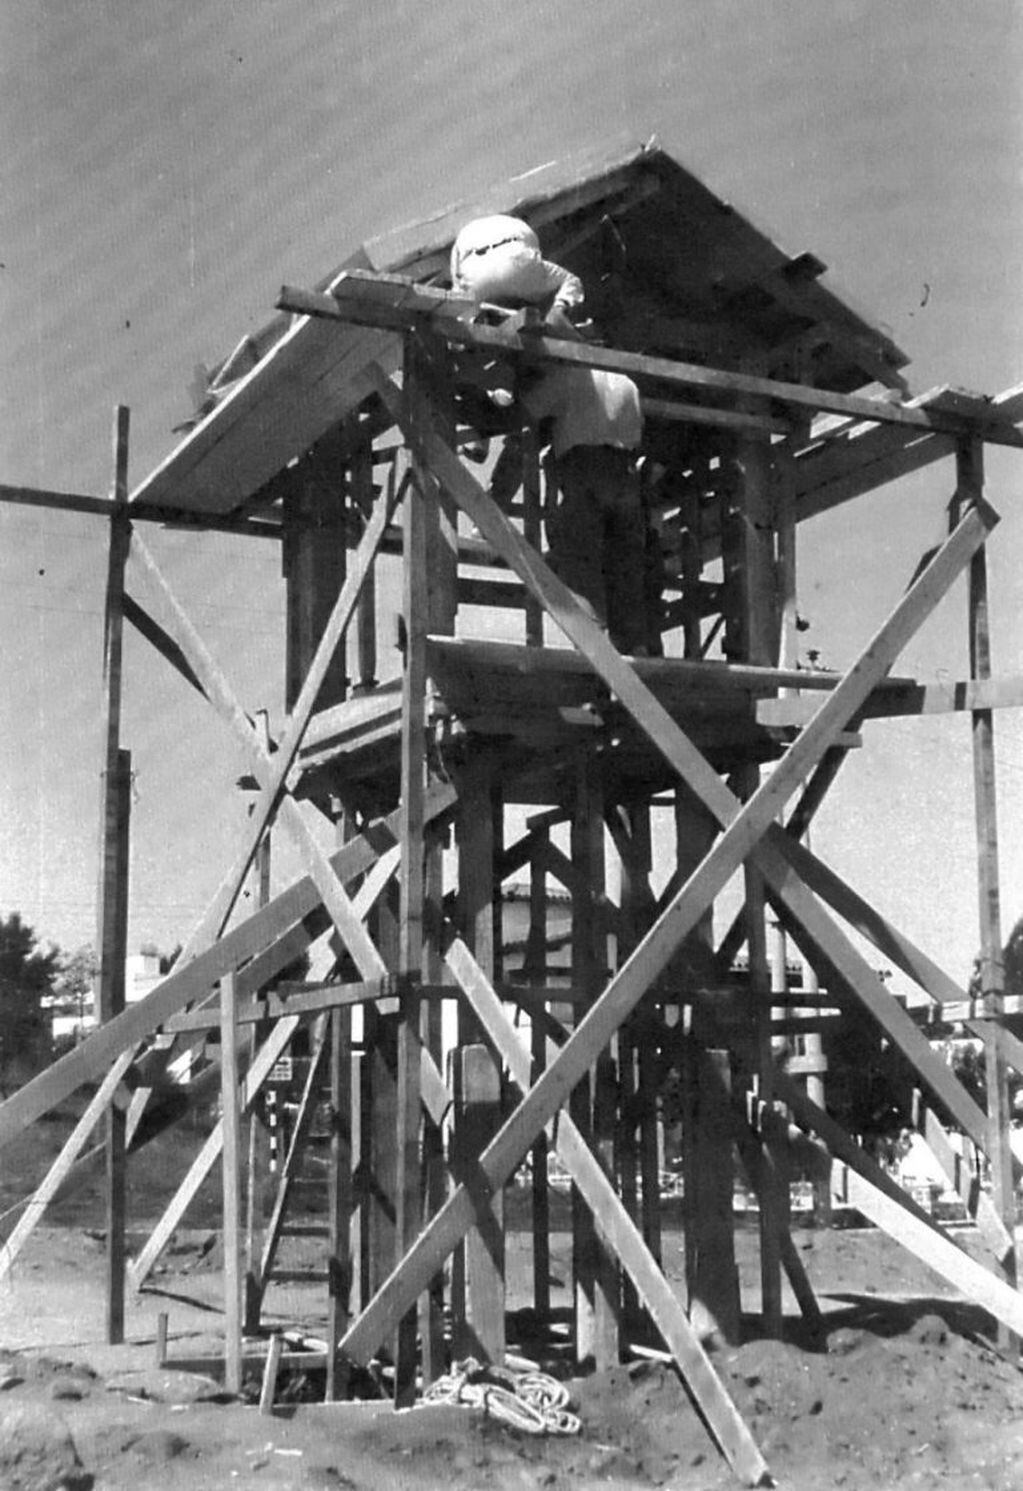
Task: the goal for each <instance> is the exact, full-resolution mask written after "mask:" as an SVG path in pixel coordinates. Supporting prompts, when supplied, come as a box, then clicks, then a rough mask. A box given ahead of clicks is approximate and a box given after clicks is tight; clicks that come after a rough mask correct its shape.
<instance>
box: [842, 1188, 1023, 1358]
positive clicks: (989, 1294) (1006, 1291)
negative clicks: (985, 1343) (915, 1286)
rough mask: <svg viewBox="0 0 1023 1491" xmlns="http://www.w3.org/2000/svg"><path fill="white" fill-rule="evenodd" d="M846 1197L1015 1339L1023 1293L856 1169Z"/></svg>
mask: <svg viewBox="0 0 1023 1491" xmlns="http://www.w3.org/2000/svg"><path fill="white" fill-rule="evenodd" d="M848 1195H849V1203H850V1205H852V1206H854V1207H855V1208H856V1210H857V1211H859V1212H862V1213H863V1215H864V1216H865V1217H867V1218H868V1220H870V1221H871V1222H873V1223H874V1225H875V1226H877V1227H880V1228H882V1229H883V1230H884V1231H885V1232H887V1233H888V1235H889V1237H892V1238H894V1239H895V1241H896V1242H897V1243H901V1244H902V1246H903V1247H904V1248H906V1249H907V1250H908V1251H909V1252H910V1253H912V1254H913V1255H914V1257H916V1258H919V1259H920V1261H921V1262H922V1263H925V1264H926V1265H927V1267H928V1268H933V1270H934V1272H935V1273H937V1274H941V1276H942V1278H944V1279H947V1280H948V1282H949V1283H950V1284H951V1285H952V1287H953V1288H954V1289H956V1290H958V1291H959V1292H960V1293H961V1294H964V1295H965V1296H966V1297H967V1299H970V1300H973V1301H974V1303H975V1304H978V1305H980V1306H981V1307H982V1308H983V1309H985V1310H987V1311H989V1312H990V1313H991V1314H992V1315H993V1316H994V1317H995V1319H996V1320H997V1321H998V1322H999V1324H1001V1325H1002V1326H1004V1327H1005V1328H1006V1329H1007V1331H1008V1333H1009V1334H1010V1336H1011V1337H1018V1336H1019V1335H1020V1334H1021V1333H1023V1296H1021V1295H1019V1294H1017V1293H1016V1291H1015V1289H1012V1288H1010V1286H1009V1285H1008V1284H1006V1283H1005V1281H1004V1280H1003V1279H1000V1278H998V1277H997V1276H996V1275H995V1274H993V1273H990V1272H989V1271H988V1270H987V1269H986V1268H984V1267H983V1265H982V1264H979V1263H975V1262H974V1260H973V1259H972V1258H971V1257H970V1256H969V1254H967V1253H964V1252H963V1251H962V1250H961V1249H960V1248H958V1247H956V1245H955V1243H954V1242H952V1241H951V1240H950V1239H949V1238H948V1237H947V1236H946V1235H945V1234H944V1233H942V1232H934V1231H932V1230H931V1229H930V1228H929V1227H928V1226H927V1225H926V1224H925V1223H924V1222H923V1221H922V1220H921V1219H920V1218H919V1217H917V1216H914V1215H913V1214H912V1213H911V1212H909V1211H907V1210H906V1209H905V1208H904V1207H902V1206H901V1205H900V1204H899V1202H898V1201H896V1200H893V1198H892V1197H890V1196H888V1195H886V1194H885V1193H884V1191H882V1190H881V1189H880V1188H879V1187H878V1186H877V1185H872V1184H871V1183H870V1182H869V1181H867V1180H864V1178H863V1177H862V1176H860V1175H857V1174H856V1172H855V1171H850V1173H849V1193H848Z"/></svg>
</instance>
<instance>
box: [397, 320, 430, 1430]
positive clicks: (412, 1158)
mask: <svg viewBox="0 0 1023 1491" xmlns="http://www.w3.org/2000/svg"><path fill="white" fill-rule="evenodd" d="M405 391H406V396H407V397H408V399H409V401H410V407H411V409H412V415H413V419H414V420H415V421H416V422H417V423H420V424H425V423H428V422H429V420H430V411H429V408H428V406H427V405H426V401H425V398H424V391H423V390H422V388H420V387H419V385H418V379H417V377H416V366H415V358H414V355H412V352H411V348H410V347H409V346H407V347H406V356H405ZM433 495H434V490H433V484H432V483H431V482H427V481H424V480H423V476H422V473H421V472H420V471H418V470H417V471H416V479H415V480H414V481H413V483H412V486H411V487H410V488H409V491H408V494H407V496H406V498H405V505H404V546H403V556H404V566H403V574H404V582H403V608H404V614H405V656H404V659H403V671H402V721H401V805H400V828H399V839H400V843H401V865H402V877H401V911H400V925H399V948H398V966H399V971H400V972H401V973H402V974H403V975H404V980H405V981H404V982H403V987H402V993H401V1018H400V1021H399V1025H398V1115H397V1119H398V1170H397V1186H396V1193H397V1194H396V1202H397V1215H396V1219H395V1242H396V1247H397V1251H396V1262H400V1261H401V1259H402V1258H403V1257H404V1255H405V1253H406V1252H407V1251H408V1249H409V1248H410V1247H411V1246H412V1244H413V1243H414V1242H415V1240H416V1237H417V1236H418V1233H419V1227H420V1222H421V1212H422V1203H421V1199H420V1182H421V1173H420V1163H419V1123H420V1108H421V1097H420V1052H421V1047H420V1037H419V995H418V992H417V991H416V990H415V989H414V988H413V987H412V982H411V981H412V979H413V978H415V979H418V978H419V977H420V975H421V970H422V958H423V892H424V846H423V792H424V788H425V778H426V721H425V718H424V708H425V698H426V627H427V624H428V595H427V533H428V528H427V522H426V517H427V514H426V507H427V504H428V503H430V502H431V500H432V498H433ZM416 1331H417V1313H416V1310H414V1309H413V1310H409V1311H408V1312H407V1313H406V1314H405V1315H404V1316H403V1318H402V1320H401V1322H400V1324H399V1327H398V1337H397V1343H396V1350H395V1368H394V1402H395V1406H396V1407H398V1408H407V1407H410V1406H411V1405H412V1403H413V1402H414V1401H415V1395H416Z"/></svg>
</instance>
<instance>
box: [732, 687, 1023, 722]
mask: <svg viewBox="0 0 1023 1491" xmlns="http://www.w3.org/2000/svg"><path fill="white" fill-rule="evenodd" d="M892 682H893V680H888V684H889V686H888V687H884V688H881V689H877V690H875V692H874V693H873V694H871V696H870V698H869V699H868V700H867V701H866V703H865V704H864V706H863V710H862V714H863V717H864V718H865V719H871V720H877V719H899V718H902V717H904V716H906V715H918V714H920V715H934V714H954V713H961V712H963V711H966V710H971V711H972V710H978V709H986V710H992V709H1019V708H1020V707H1021V706H1023V677H1010V678H991V679H983V680H979V679H978V680H973V679H958V680H951V681H949V682H946V683H926V684H912V685H910V686H907V687H902V686H901V685H900V686H897V687H891V686H890V685H891V684H892ZM815 708H816V704H815V701H814V700H813V699H803V698H800V697H798V696H796V695H790V696H787V697H785V698H782V699H758V700H757V703H756V713H757V719H758V721H759V722H760V723H761V724H762V725H776V726H781V727H784V726H786V725H794V726H797V727H800V726H802V725H803V724H805V723H806V721H807V720H808V719H809V718H810V716H811V715H812V713H813V710H814V709H815Z"/></svg>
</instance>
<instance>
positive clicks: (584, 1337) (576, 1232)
mask: <svg viewBox="0 0 1023 1491" xmlns="http://www.w3.org/2000/svg"><path fill="white" fill-rule="evenodd" d="M572 863H573V865H574V866H575V867H576V869H577V870H578V871H579V890H578V892H577V894H576V895H574V896H573V902H572V981H573V983H574V984H576V985H577V986H578V987H580V988H582V989H583V990H584V991H585V993H586V996H587V1001H588V1002H589V1001H590V1000H592V999H594V998H595V997H596V995H597V993H598V992H599V990H600V988H601V986H602V984H603V981H604V980H605V978H606V974H607V952H606V947H607V941H606V937H604V936H603V934H602V933H601V929H600V925H599V922H598V920H597V915H596V901H597V898H598V897H599V896H601V895H603V892H604V814H603V788H602V783H601V780H600V776H599V770H598V767H597V764H596V763H595V761H594V759H593V757H592V756H590V755H589V754H586V755H583V756H581V757H580V759H579V761H578V763H577V767H576V778H575V801H574V804H573V814H572ZM602 947H603V951H602ZM598 1078H599V1080H598ZM615 1086H616V1083H615V1082H614V1080H613V1078H612V1077H611V1075H610V1073H609V1072H608V1070H607V1064H606V1061H605V1062H604V1064H603V1068H602V1070H594V1071H593V1072H591V1073H589V1074H588V1075H587V1077H586V1078H585V1079H584V1080H583V1081H582V1082H580V1083H579V1085H578V1087H577V1088H576V1089H575V1091H574V1092H573V1093H572V1095H571V1097H570V1099H569V1111H570V1112H571V1114H572V1117H573V1119H574V1120H575V1122H576V1123H577V1124H578V1125H579V1127H580V1128H581V1129H582V1131H583V1132H584V1133H586V1132H587V1131H592V1133H593V1135H594V1137H595V1138H596V1140H597V1142H598V1145H599V1147H600V1148H601V1150H602V1151H603V1153H604V1156H605V1159H606V1160H608V1162H609V1164H610V1163H611V1162H612V1159H613V1156H612V1145H613V1128H614V1120H613V1113H614V1105H615V1098H616V1093H615ZM598 1104H599V1108H598ZM572 1262H573V1275H574V1297H575V1337H576V1356H577V1358H578V1360H579V1361H585V1360H586V1359H587V1358H589V1357H592V1358H593V1360H594V1362H595V1364H596V1365H597V1366H598V1367H600V1368H604V1367H608V1366H611V1365H612V1364H613V1363H616V1362H617V1361H618V1352H619V1324H620V1313H621V1281H620V1277H619V1270H618V1268H617V1267H616V1266H615V1264H614V1262H613V1261H612V1259H611V1257H610V1256H609V1253H608V1250H607V1247H606V1244H605V1242H604V1240H603V1238H602V1237H601V1235H600V1233H599V1231H598V1229H597V1227H596V1225H595V1222H594V1219H593V1217H592V1215H591V1214H590V1211H589V1208H588V1207H587V1206H586V1204H585V1203H584V1201H583V1200H582V1197H581V1196H580V1195H579V1192H578V1191H577V1189H576V1187H575V1186H573V1187H572Z"/></svg>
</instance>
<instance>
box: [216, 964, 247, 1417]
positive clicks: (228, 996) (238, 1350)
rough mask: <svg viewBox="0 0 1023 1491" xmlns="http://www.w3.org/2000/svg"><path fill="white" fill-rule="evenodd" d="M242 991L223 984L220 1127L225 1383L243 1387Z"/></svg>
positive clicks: (232, 1388)
mask: <svg viewBox="0 0 1023 1491" xmlns="http://www.w3.org/2000/svg"><path fill="white" fill-rule="evenodd" d="M237 1009H238V993H237V985H236V980H235V975H234V974H233V973H229V974H227V976H226V977H225V978H224V979H223V981H222V982H221V985H220V1111H221V1118H220V1130H221V1138H222V1149H223V1163H222V1169H223V1177H222V1179H223V1206H224V1210H223V1225H222V1233H221V1236H222V1240H223V1245H224V1386H225V1388H226V1389H227V1391H228V1392H229V1393H240V1392H241V1388H242V1319H243V1312H244V1305H243V1298H242V1282H243V1268H242V1231H241V1202H242V1174H241V1172H242V1163H243V1162H242V1153H241V1143H240V1139H241V1103H240V1097H239V1091H238V1022H237V1019H236V1014H237Z"/></svg>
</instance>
